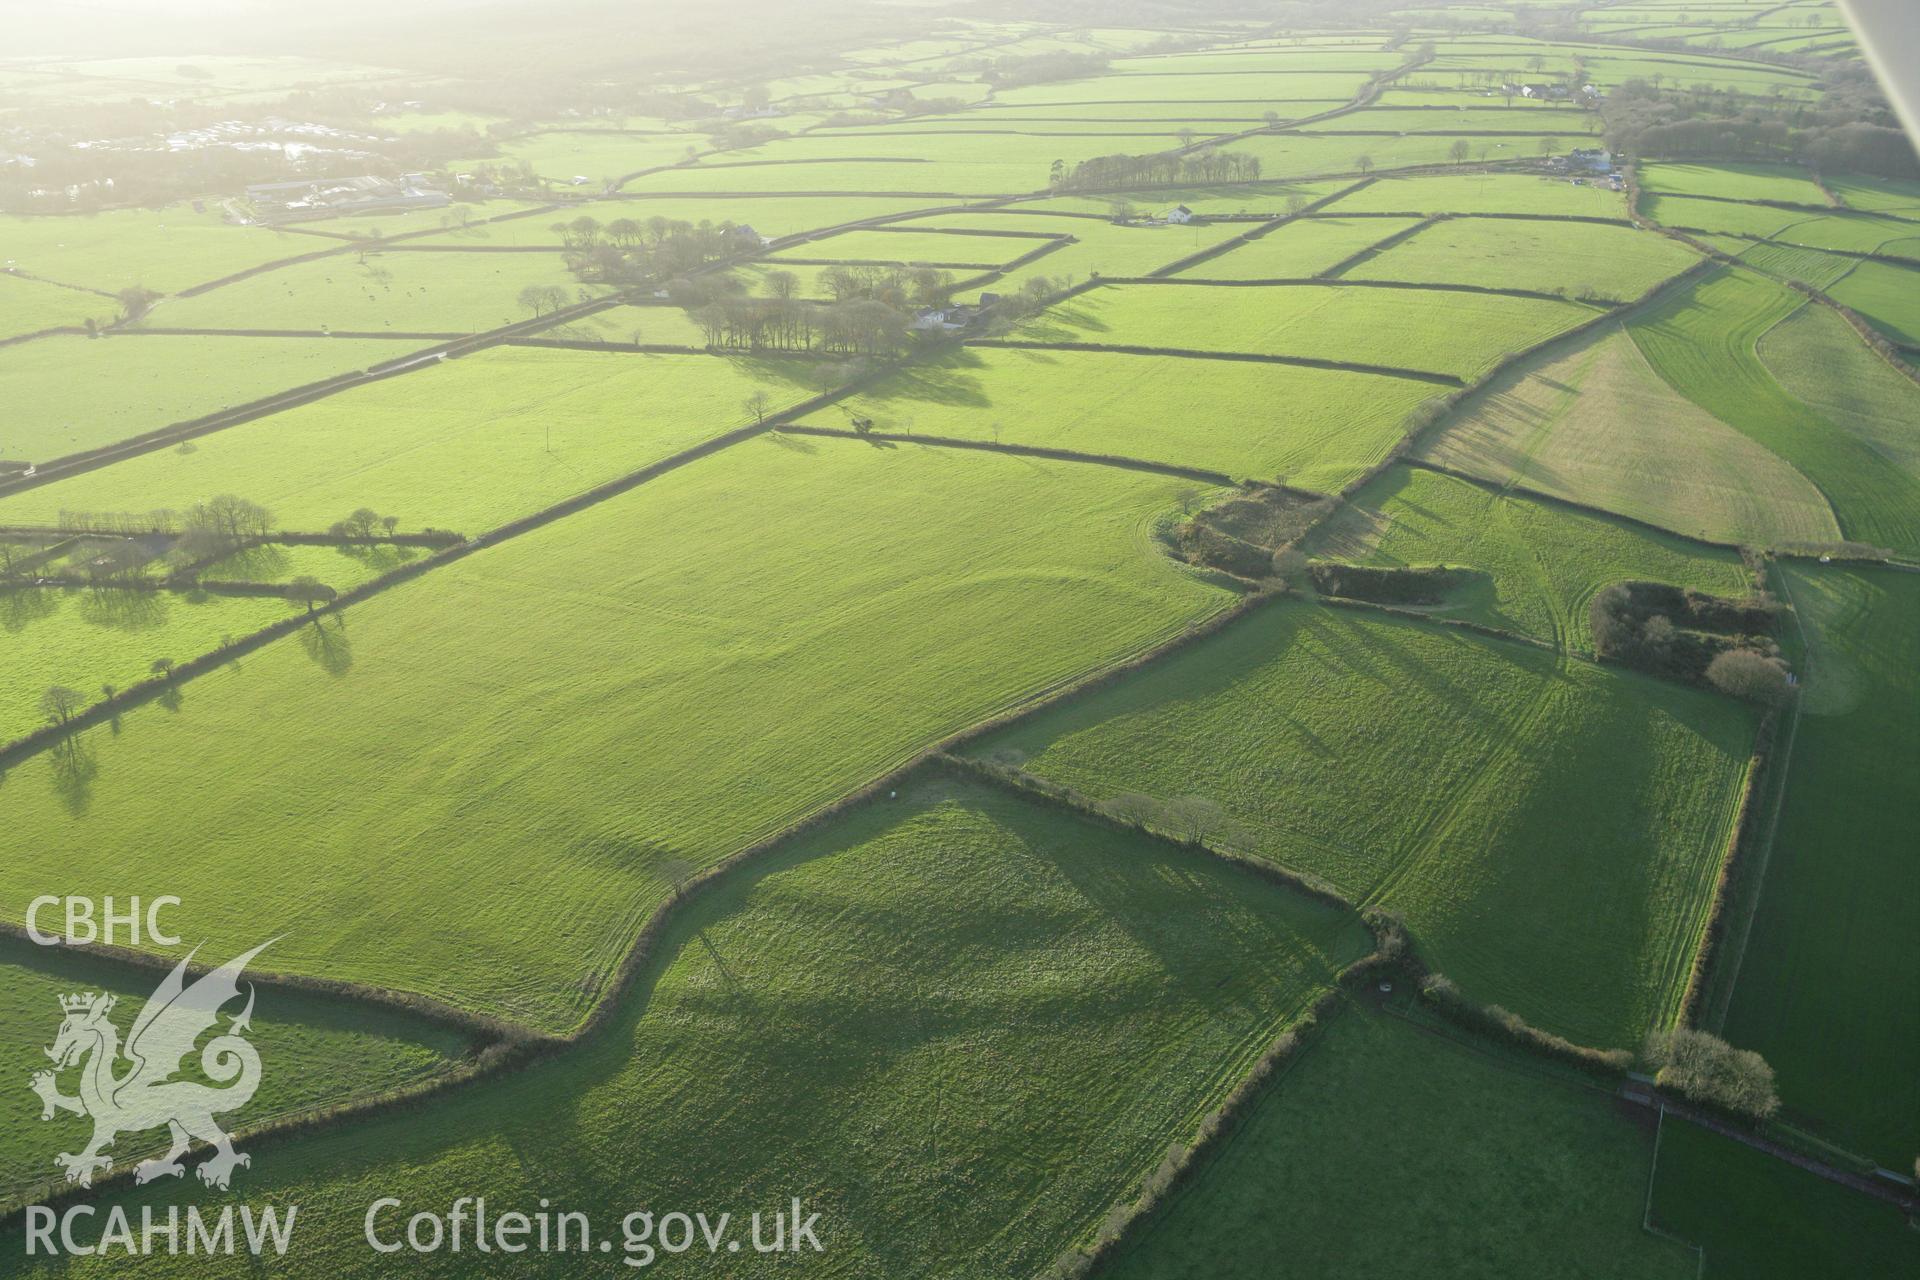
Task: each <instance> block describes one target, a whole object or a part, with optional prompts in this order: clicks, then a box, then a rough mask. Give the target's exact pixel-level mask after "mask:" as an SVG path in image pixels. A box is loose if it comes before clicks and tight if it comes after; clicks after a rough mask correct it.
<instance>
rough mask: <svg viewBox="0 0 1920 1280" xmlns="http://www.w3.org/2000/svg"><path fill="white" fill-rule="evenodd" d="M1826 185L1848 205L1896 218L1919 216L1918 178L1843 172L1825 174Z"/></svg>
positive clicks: (1919, 218)
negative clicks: (1909, 179)
mask: <svg viewBox="0 0 1920 1280" xmlns="http://www.w3.org/2000/svg"><path fill="white" fill-rule="evenodd" d="M1826 183H1827V186H1829V187H1831V188H1832V189H1833V193H1834V194H1835V195H1837V196H1839V197H1840V198H1841V199H1842V200H1844V201H1846V203H1847V207H1848V208H1849V209H1866V210H1868V211H1869V212H1872V213H1884V214H1889V215H1891V216H1893V217H1896V218H1906V219H1909V220H1920V182H1894V181H1891V180H1888V179H1876V178H1863V177H1855V176H1851V175H1849V176H1845V177H1837V178H1828V179H1827V180H1826Z"/></svg>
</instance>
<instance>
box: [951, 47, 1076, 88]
mask: <svg viewBox="0 0 1920 1280" xmlns="http://www.w3.org/2000/svg"><path fill="white" fill-rule="evenodd" d="M1106 71H1107V60H1106V59H1105V58H1103V57H1101V56H1100V55H1099V54H1097V53H1041V54H1035V55H1033V56H1032V57H1025V58H1018V57H1009V58H994V59H992V60H990V61H988V62H985V63H983V64H981V65H980V75H981V78H982V79H984V80H986V81H987V82H988V83H989V84H992V85H993V86H994V87H996V88H1000V89H1012V88H1015V87H1017V86H1019V85H1023V84H1051V83H1053V82H1055V81H1059V80H1081V79H1085V78H1086V77H1088V76H1097V75H1104V74H1105V73H1106Z"/></svg>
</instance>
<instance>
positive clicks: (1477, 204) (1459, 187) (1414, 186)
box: [1328, 173, 1627, 222]
mask: <svg viewBox="0 0 1920 1280" xmlns="http://www.w3.org/2000/svg"><path fill="white" fill-rule="evenodd" d="M1328 212H1330V213H1420V214H1429V213H1536V214H1546V215H1555V214H1564V215H1577V216H1579V217H1585V218H1618V219H1620V220H1621V221H1622V222H1625V221H1626V217H1627V202H1626V197H1625V196H1623V195H1621V194H1620V193H1619V192H1616V191H1609V190H1607V189H1606V188H1605V187H1599V186H1594V185H1593V184H1591V183H1583V184H1581V185H1579V186H1575V185H1574V184H1573V183H1571V182H1569V181H1567V180H1565V179H1557V178H1536V177H1532V176H1530V175H1526V174H1503V173H1460V174H1439V175H1435V176H1422V177H1415V178H1395V177H1387V178H1381V179H1380V180H1378V181H1376V182H1370V183H1368V184H1367V185H1366V186H1364V187H1361V188H1360V189H1359V190H1357V191H1355V192H1353V194H1351V195H1346V196H1342V197H1340V199H1339V200H1337V201H1335V202H1334V203H1333V204H1332V205H1330V206H1329V207H1328Z"/></svg>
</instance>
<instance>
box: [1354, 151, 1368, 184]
mask: <svg viewBox="0 0 1920 1280" xmlns="http://www.w3.org/2000/svg"><path fill="white" fill-rule="evenodd" d="M1353 168H1354V171H1355V172H1356V173H1358V174H1359V175H1360V176H1361V177H1363V178H1364V177H1366V176H1367V175H1368V174H1370V173H1372V172H1373V157H1372V156H1370V155H1368V154H1366V153H1365V152H1364V151H1363V152H1361V153H1360V154H1359V155H1357V156H1355V157H1354V158H1353Z"/></svg>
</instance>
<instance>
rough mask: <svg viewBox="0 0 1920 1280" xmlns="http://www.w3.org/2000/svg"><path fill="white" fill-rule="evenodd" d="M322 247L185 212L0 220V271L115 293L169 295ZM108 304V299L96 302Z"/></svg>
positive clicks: (180, 208) (171, 208)
mask: <svg viewBox="0 0 1920 1280" xmlns="http://www.w3.org/2000/svg"><path fill="white" fill-rule="evenodd" d="M325 245H326V241H324V240H316V239H314V238H313V237H311V236H301V235H293V234H290V233H288V232H285V231H272V230H268V229H265V228H261V227H236V226H230V225H228V224H227V223H225V222H223V221H222V220H221V218H220V214H219V213H218V212H217V211H212V210H210V211H209V212H206V213H195V212H194V211H193V210H192V209H191V208H190V207H189V206H187V205H168V206H166V207H165V208H159V209H115V210H111V211H109V212H106V213H86V214H65V215H60V216H54V217H15V216H8V215H4V214H0V246H5V247H4V249H0V266H4V265H7V264H9V263H11V264H12V265H13V266H15V267H17V268H18V269H19V270H21V271H24V272H27V273H29V274H31V275H36V276H40V277H41V278H43V279H46V280H57V281H59V282H60V283H61V284H67V285H79V286H82V287H84V288H88V289H99V290H102V291H103V292H106V293H117V292H118V291H120V290H121V289H126V288H130V287H133V286H135V285H138V286H141V287H144V288H147V289H152V290H156V291H158V292H161V293H172V292H174V291H176V290H179V289H184V288H186V287H188V286H189V285H196V284H203V283H205V282H206V281H209V280H215V279H218V278H219V277H221V276H225V275H231V274H232V273H233V272H235V271H244V270H246V269H247V268H248V267H256V266H259V265H260V264H261V263H264V262H273V261H276V260H278V259H280V258H290V257H293V256H294V255H295V254H301V253H311V252H313V250H315V249H316V248H322V247H324V246H325ZM101 301H103V302H104V301H106V299H104V298H103V299H101Z"/></svg>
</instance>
